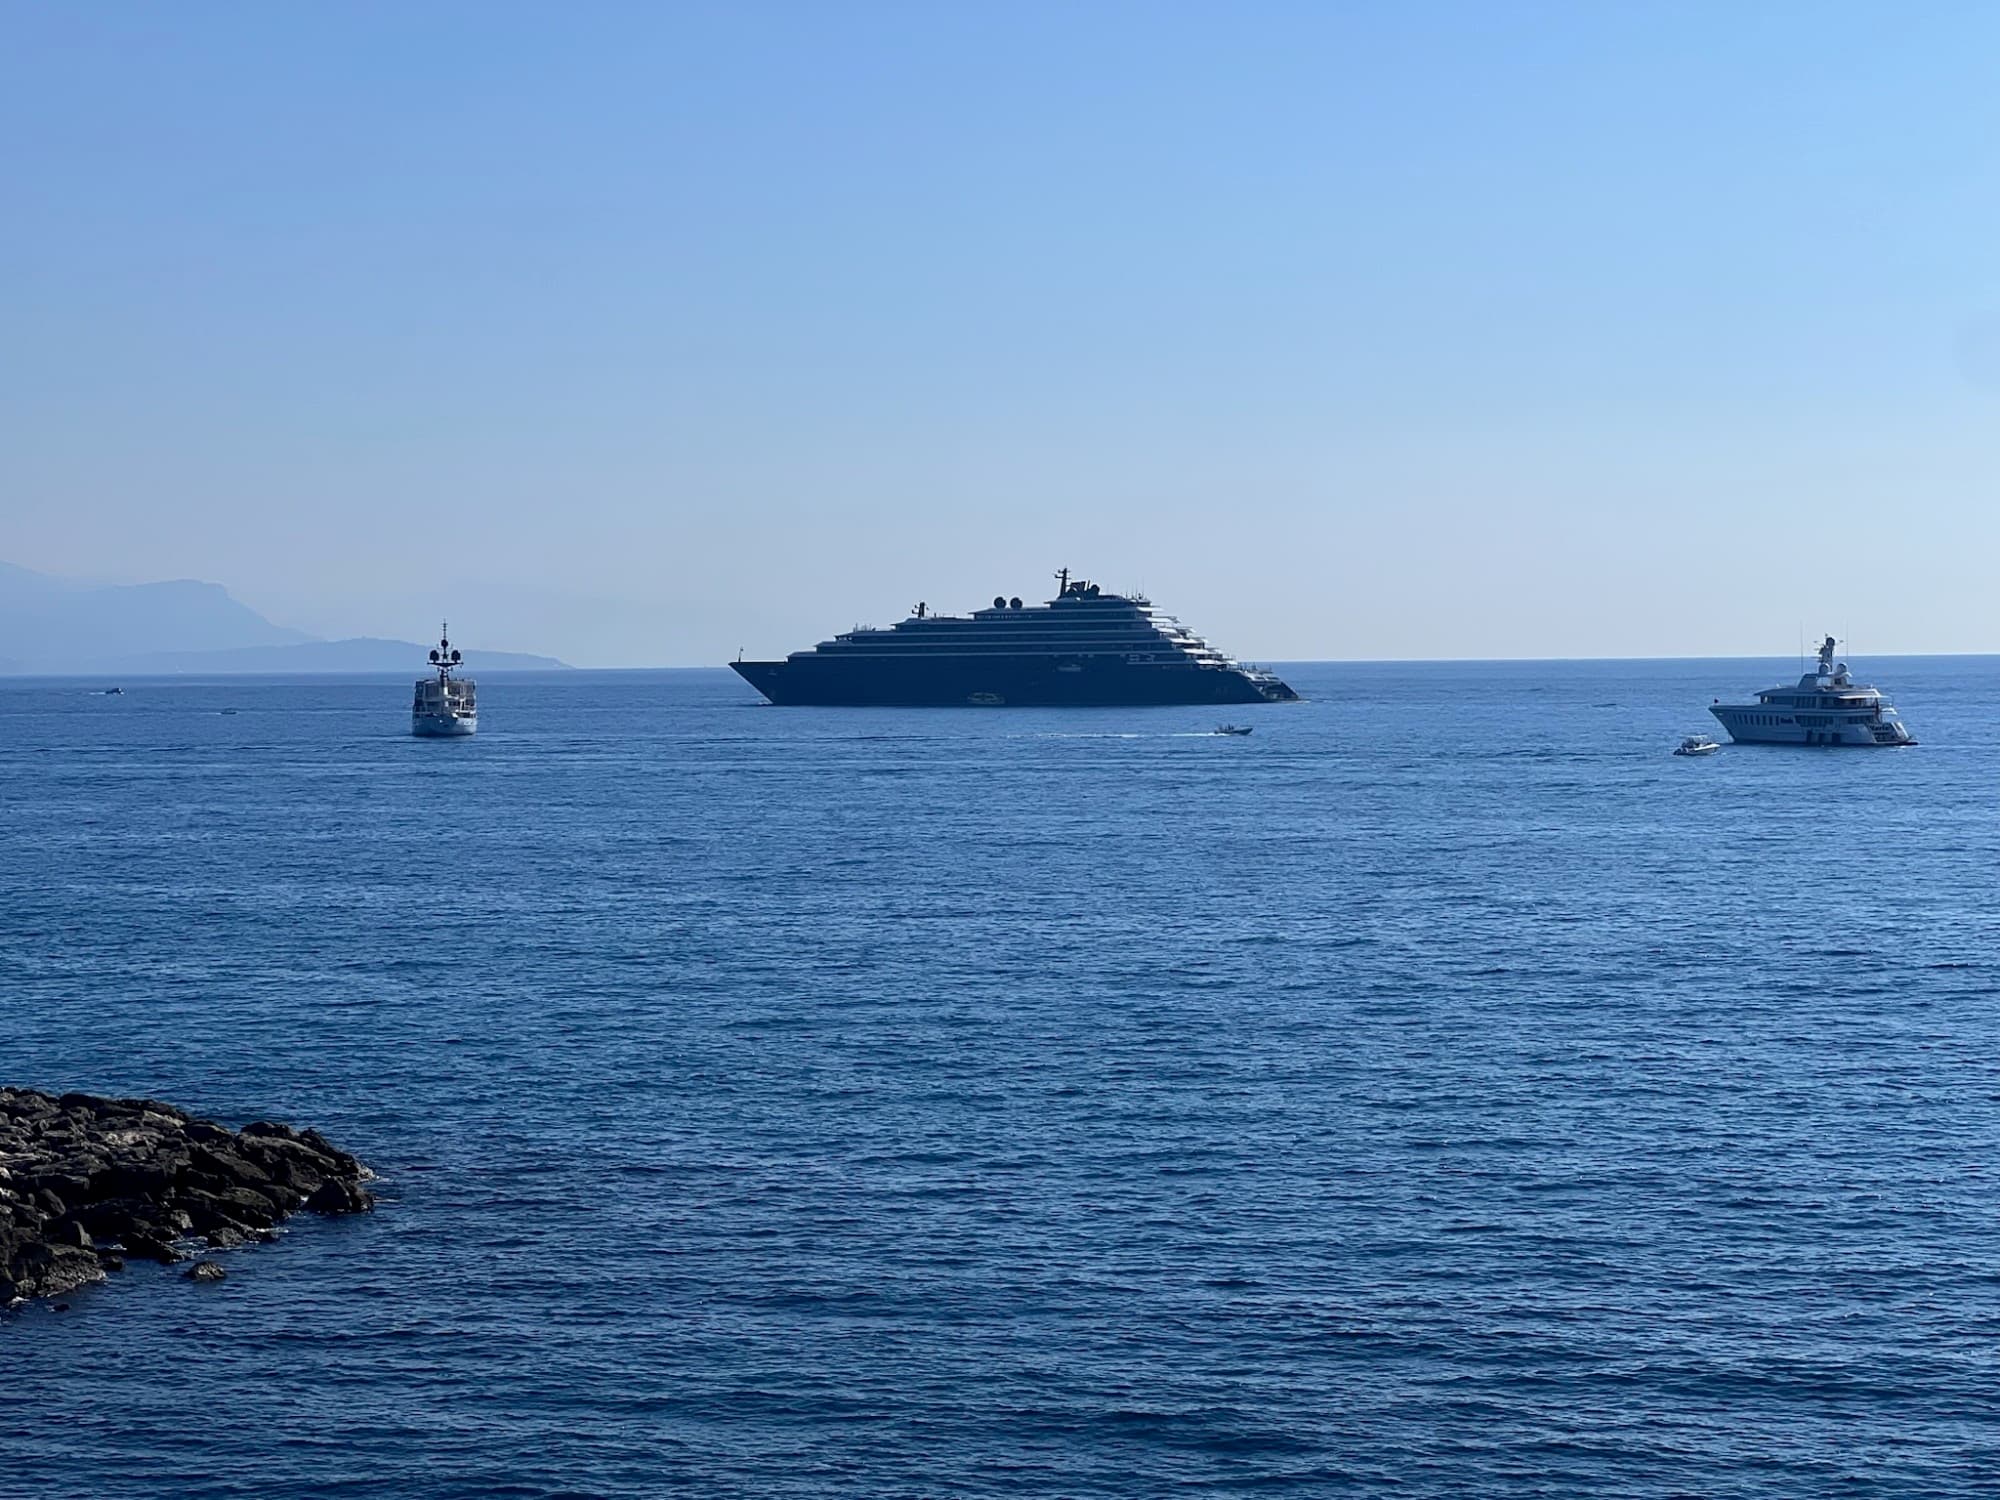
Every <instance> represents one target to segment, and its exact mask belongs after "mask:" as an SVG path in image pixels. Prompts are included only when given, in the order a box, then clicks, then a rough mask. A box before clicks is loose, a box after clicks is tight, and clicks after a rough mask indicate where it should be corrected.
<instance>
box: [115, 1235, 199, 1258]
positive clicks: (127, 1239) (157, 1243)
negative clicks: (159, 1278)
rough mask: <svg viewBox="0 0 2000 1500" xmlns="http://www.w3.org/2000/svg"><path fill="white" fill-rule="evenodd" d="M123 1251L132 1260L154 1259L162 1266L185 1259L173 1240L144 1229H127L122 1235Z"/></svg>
mask: <svg viewBox="0 0 2000 1500" xmlns="http://www.w3.org/2000/svg"><path fill="white" fill-rule="evenodd" d="M122 1238H123V1242H124V1245H125V1253H126V1254H127V1255H129V1256H131V1257H132V1258H133V1259H134V1260H156V1261H158V1262H159V1263H160V1264H161V1265H163V1266H170V1265H172V1264H173V1263H174V1262H175V1261H177V1260H185V1259H186V1257H185V1256H183V1255H182V1254H181V1253H180V1251H178V1250H176V1249H175V1248H174V1242H173V1241H172V1240H169V1239H163V1238H161V1237H160V1236H158V1235H153V1234H148V1233H146V1232H145V1231H144V1230H139V1229H128V1230H127V1231H126V1232H125V1234H124V1235H123V1237H122Z"/></svg>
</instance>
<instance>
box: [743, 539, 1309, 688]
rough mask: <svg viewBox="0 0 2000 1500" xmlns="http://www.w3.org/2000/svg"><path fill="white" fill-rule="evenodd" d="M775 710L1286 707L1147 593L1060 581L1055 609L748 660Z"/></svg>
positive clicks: (1005, 607) (903, 628)
mask: <svg viewBox="0 0 2000 1500" xmlns="http://www.w3.org/2000/svg"><path fill="white" fill-rule="evenodd" d="M732 665H733V666H734V667H735V669H736V671H737V672H738V673H739V674H740V675H741V676H742V678H743V679H744V681H746V682H748V683H749V684H750V685H751V686H752V687H754V688H756V689H757V691H758V692H760V693H762V694H763V695H764V696H765V697H766V698H769V699H770V700H771V701H772V702H773V703H786V704H790V703H813V704H837V705H844V706H865V705H891V704H894V705H908V706H951V705H961V704H973V705H978V706H982V707H991V706H999V705H1002V704H1007V705H1016V706H1023V705H1026V706H1042V707H1069V706H1075V707H1082V706H1091V705H1096V706H1110V705H1122V704H1148V703H1160V704H1165V703H1284V702H1290V701H1292V700H1294V699H1296V698H1297V697H1298V694H1297V693H1295V692H1293V691H1292V689H1291V688H1290V687H1288V686H1287V685H1286V684H1285V683H1284V682H1282V681H1281V680H1279V678H1278V677H1277V676H1276V675H1275V674H1274V673H1272V672H1270V671H1268V670H1266V669H1264V668H1261V667H1250V666H1245V665H1243V664H1242V663H1241V662H1237V661H1234V660H1232V659H1230V658H1229V657H1227V656H1225V655H1223V654H1222V652H1220V651H1218V650H1216V649H1215V647H1213V646H1211V645H1209V643H1208V642H1207V641H1205V640H1203V639H1202V638H1201V637H1200V636H1198V635H1196V634H1195V633H1194V632H1193V631H1192V630H1190V629H1188V628H1187V627H1186V626H1185V625H1183V624H1181V623H1180V621H1178V620H1176V619H1175V618H1174V617H1173V616H1171V615H1169V614H1165V613H1163V612H1162V611H1160V610H1159V609H1156V608H1155V607H1154V606H1153V603H1152V601H1151V600H1149V599H1147V598H1145V597H1144V596H1143V595H1140V594H1115V593H1110V592H1108V591H1106V590H1104V589H1102V588H1100V587H1099V586H1098V585H1096V584H1094V583H1090V582H1088V581H1086V580H1084V579H1081V578H1076V579H1073V578H1071V577H1070V574H1069V569H1067V568H1064V569H1063V570H1062V571H1060V572H1059V573H1057V574H1056V596H1055V598H1053V599H1051V600H1050V601H1049V602H1048V603H1046V604H1037V605H1024V604H1023V603H1022V602H1021V600H1020V598H1019V597H1018V596H1017V597H1015V598H1011V599H1010V598H1006V597H1004V596H1002V597H998V598H995V599H994V601H993V607H992V608H991V609H977V610H974V611H972V613H971V614H969V615H940V614H934V613H932V612H931V609H930V607H929V605H927V604H922V603H919V604H917V605H916V606H915V607H914V608H913V609H912V610H911V611H910V616H909V618H908V619H906V620H900V621H898V622H897V623H896V624H894V625H892V626H890V627H889V628H888V629H886V630H877V629H875V628H873V627H871V626H860V625H857V626H856V627H855V628H854V629H852V630H850V631H847V632H845V633H844V634H841V635H837V636H835V637H833V639H831V640H828V641H822V642H820V644H819V645H818V646H816V647H814V648H812V649H811V650H809V651H794V652H793V653H792V654H791V655H790V656H788V657H786V658H785V659H784V660H783V661H737V662H734V663H732Z"/></svg>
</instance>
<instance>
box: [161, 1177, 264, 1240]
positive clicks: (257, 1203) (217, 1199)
mask: <svg viewBox="0 0 2000 1500" xmlns="http://www.w3.org/2000/svg"><path fill="white" fill-rule="evenodd" d="M177 1201H178V1203H179V1204H180V1206H181V1207H182V1208H183V1209H184V1210H185V1211H186V1212H187V1216H188V1218H189V1220H190V1221H191V1226H192V1227H193V1228H194V1229H195V1230H196V1231H198V1232H200V1233H202V1234H206V1233H207V1232H208V1231H209V1230H211V1229H213V1228H214V1227H215V1226H216V1225H218V1224H251V1225H256V1226H259V1227H262V1226H263V1225H266V1224H275V1223H277V1222H278V1210H277V1208H276V1207H275V1206H274V1205H273V1204H272V1202H271V1200H270V1199H269V1198H267V1197H265V1196H264V1194H262V1193H259V1192H255V1191H253V1190H251V1189H250V1188H247V1187H229V1188H205V1187H203V1188H183V1189H182V1190H181V1192H180V1194H179V1196H178V1199H177Z"/></svg>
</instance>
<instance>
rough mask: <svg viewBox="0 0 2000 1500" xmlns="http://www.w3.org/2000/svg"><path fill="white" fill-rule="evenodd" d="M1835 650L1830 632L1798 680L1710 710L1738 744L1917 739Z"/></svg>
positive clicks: (1885, 742)
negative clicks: (1857, 679) (1816, 661)
mask: <svg viewBox="0 0 2000 1500" xmlns="http://www.w3.org/2000/svg"><path fill="white" fill-rule="evenodd" d="M1833 651H1834V640H1833V637H1832V636H1828V637H1827V638H1826V640H1825V641H1824V642H1823V643H1822V644H1821V646H1820V648H1819V666H1818V667H1817V668H1816V669H1815V670H1814V671H1811V672H1808V673H1806V674H1805V675H1804V676H1803V677H1801V678H1800V679H1799V680H1798V683H1797V685H1796V686H1793V687H1784V686H1782V685H1781V686H1778V687H1774V688H1766V689H1765V690H1764V691H1763V692H1761V693H1759V694H1758V695H1757V701H1756V702H1755V703H1741V704H1738V703H1722V702H1717V703H1716V704H1715V705H1714V706H1712V707H1711V708H1710V709H1709V712H1710V713H1712V714H1714V715H1715V717H1716V719H1717V721H1718V722H1719V723H1720V724H1721V725H1722V727H1723V728H1724V729H1726V730H1728V731H1729V737H1730V738H1731V739H1732V740H1734V741H1736V743H1737V744H1739V745H1914V744H1915V743H1916V741H1915V740H1914V739H1912V738H1911V737H1910V731H1909V730H1908V729H1907V728H1905V727H1904V725H1903V721H1902V720H1901V719H1900V718H1898V717H1897V716H1896V710H1895V709H1894V708H1892V707H1890V706H1889V701H1888V699H1886V698H1884V697H1883V696H1882V695H1881V694H1880V693H1879V692H1877V691H1876V690H1875V689H1874V688H1872V687H1864V686H1861V685H1859V684H1857V683H1856V682H1855V681H1854V679H1853V678H1852V677H1850V676H1849V675H1848V672H1847V663H1846V662H1836V661H1835V660H1834V659H1833Z"/></svg>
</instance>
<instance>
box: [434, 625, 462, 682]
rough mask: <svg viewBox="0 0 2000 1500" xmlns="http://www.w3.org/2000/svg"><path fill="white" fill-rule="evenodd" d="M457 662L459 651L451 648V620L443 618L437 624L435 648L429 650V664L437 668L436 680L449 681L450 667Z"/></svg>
mask: <svg viewBox="0 0 2000 1500" xmlns="http://www.w3.org/2000/svg"><path fill="white" fill-rule="evenodd" d="M458 663H459V653H458V652H456V651H454V650H452V649H451V621H449V620H445V621H443V622H441V623H440V624H439V626H438V643H437V649H436V650H435V651H433V652H431V665H432V666H434V667H436V668H437V674H438V681H439V682H450V681H451V669H452V668H453V667H455V666H457V665H458Z"/></svg>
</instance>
